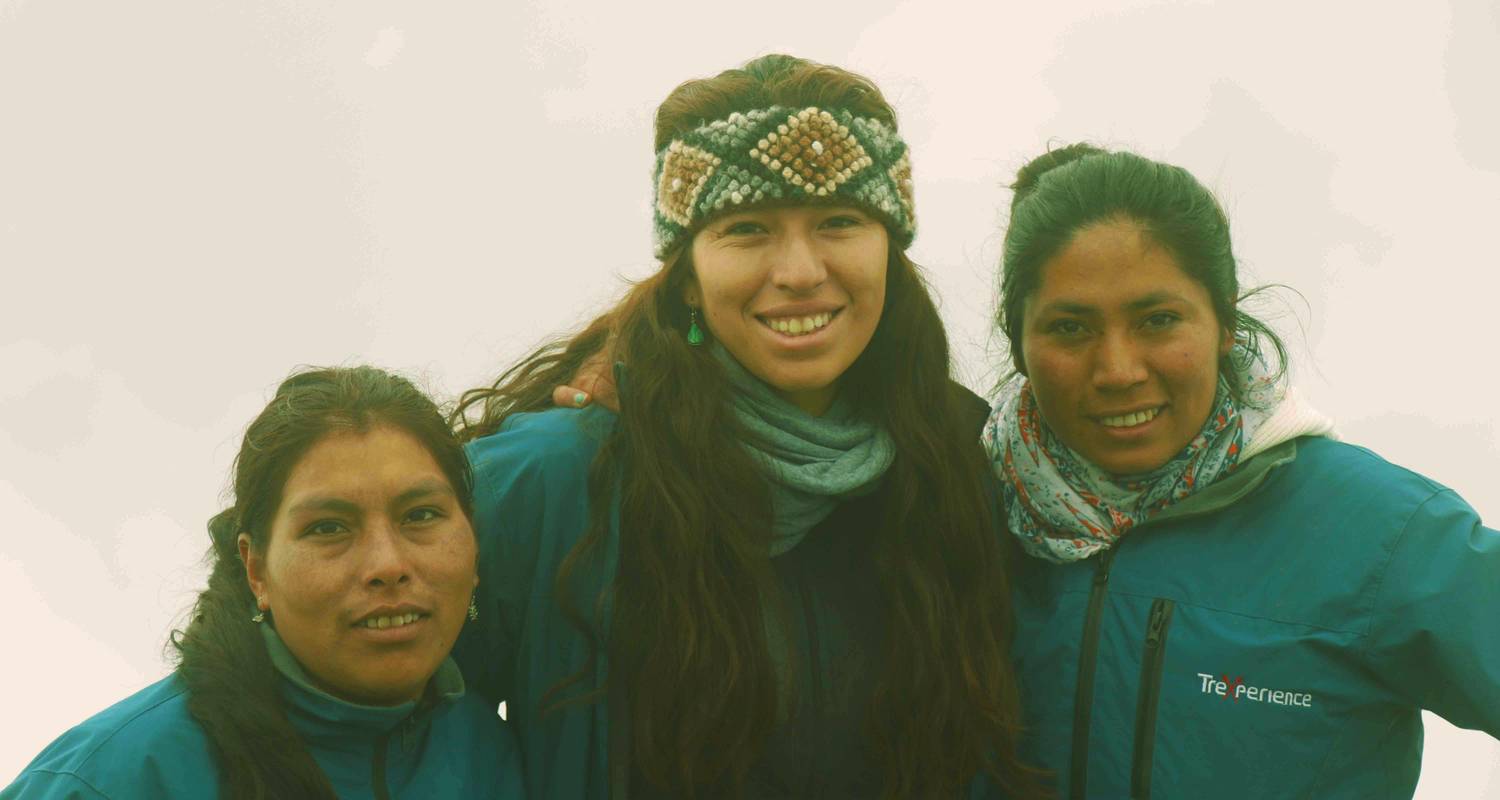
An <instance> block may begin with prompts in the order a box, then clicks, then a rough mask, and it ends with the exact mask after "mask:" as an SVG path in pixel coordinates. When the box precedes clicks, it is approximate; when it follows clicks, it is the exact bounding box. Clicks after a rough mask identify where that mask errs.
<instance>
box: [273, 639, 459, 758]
mask: <svg viewBox="0 0 1500 800" xmlns="http://www.w3.org/2000/svg"><path fill="white" fill-rule="evenodd" d="M259 627H260V630H261V636H262V637H263V638H264V639H265V642H266V652H267V653H268V654H269V655H270V657H271V664H272V666H274V667H275V668H276V671H277V672H278V673H279V674H280V675H281V677H282V681H281V697H282V699H283V700H284V701H285V702H286V705H287V708H286V711H287V718H288V719H290V720H291V722H292V725H293V726H294V727H296V728H297V730H298V732H299V733H301V734H302V736H303V737H304V738H305V739H307V740H308V742H309V744H314V743H317V744H321V745H325V746H326V745H328V744H332V743H335V742H341V741H343V742H348V743H350V744H352V743H354V742H362V741H364V740H366V739H368V738H371V737H376V736H380V735H383V734H387V733H390V732H391V731H393V730H395V729H396V728H397V727H399V726H401V725H402V723H407V724H408V726H409V729H410V727H415V726H418V725H425V724H426V723H427V721H428V720H429V719H430V718H431V716H432V714H433V713H434V712H435V711H437V710H439V709H441V708H445V707H447V706H448V705H451V704H452V703H454V702H455V701H457V700H458V699H459V698H460V697H463V695H464V679H463V675H462V674H461V673H460V672H459V670H458V665H457V664H454V663H453V659H452V658H444V659H443V663H442V664H440V665H439V666H438V669H437V672H436V673H434V674H433V676H432V679H431V680H430V681H428V684H427V690H426V692H425V693H424V694H423V696H422V699H420V700H417V701H413V702H409V703H402V704H400V705H395V706H367V705H360V704H358V703H351V702H349V701H347V700H341V699H339V698H337V697H334V696H333V695H331V694H329V693H327V692H325V691H323V690H322V689H319V688H318V687H317V686H316V685H315V684H314V683H313V680H312V677H311V676H310V675H308V674H307V671H306V670H305V669H303V667H302V664H300V663H299V662H298V661H297V659H296V657H295V656H293V655H292V651H291V650H289V649H287V646H286V643H285V642H283V641H281V636H279V635H278V634H277V633H276V629H275V628H274V627H272V626H271V625H261V626H259Z"/></svg>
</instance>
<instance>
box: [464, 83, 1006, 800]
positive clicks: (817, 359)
mask: <svg viewBox="0 0 1500 800" xmlns="http://www.w3.org/2000/svg"><path fill="white" fill-rule="evenodd" d="M656 131H657V141H656V152H657V162H656V178H655V188H656V202H655V204H654V210H655V219H654V221H655V226H656V234H657V253H656V254H657V256H658V257H659V258H660V259H661V262H662V266H661V269H660V270H659V271H658V272H657V273H655V274H654V275H652V276H650V277H648V278H646V279H645V280H643V281H641V282H640V283H638V284H636V285H635V286H634V287H633V288H632V289H631V291H630V292H629V293H628V294H627V296H626V297H625V299H624V300H623V301H622V302H621V303H620V304H619V305H617V306H616V307H615V308H614V309H613V310H611V311H610V312H609V313H607V314H605V315H604V316H603V317H602V318H600V319H599V320H597V321H596V322H594V323H593V324H592V325H591V326H589V327H588V328H587V329H586V330H585V331H584V332H583V333H581V334H580V335H578V336H576V337H574V338H572V339H570V340H568V341H567V342H565V343H562V344H560V345H558V346H557V347H554V348H548V349H545V350H543V351H542V352H541V353H539V354H537V355H536V356H534V357H533V358H531V359H528V360H527V361H525V362H524V363H523V364H522V365H521V366H519V367H517V368H516V369H515V370H513V371H512V372H510V373H508V374H506V375H504V376H502V377H501V379H500V380H499V381H497V383H496V384H495V386H494V387H493V388H490V389H487V390H481V391H478V392H474V393H471V394H470V395H469V396H468V397H467V401H468V403H469V404H470V405H471V406H473V407H475V408H477V409H478V410H480V411H481V412H482V413H481V414H480V415H477V416H478V418H477V419H475V420H472V421H471V423H470V424H469V425H468V427H467V434H466V435H467V436H468V437H469V438H470V439H471V442H470V445H469V447H470V456H471V458H472V460H473V462H474V469H475V496H476V500H475V505H476V512H475V522H476V528H477V531H478V533H479V537H480V564H481V583H480V588H479V594H480V604H479V607H480V611H481V613H482V618H481V620H480V623H479V626H478V627H475V628H473V629H471V630H470V631H469V632H467V633H466V634H465V636H464V637H463V639H462V640H461V642H460V645H459V647H458V649H457V651H456V653H455V655H456V657H457V658H458V660H459V663H460V664H462V665H463V668H464V671H465V674H466V675H470V676H471V677H472V678H473V680H474V681H475V685H476V687H477V689H478V690H479V691H480V692H481V693H483V694H485V695H486V696H487V697H488V698H490V699H491V700H492V701H496V702H501V701H503V702H505V703H507V709H508V714H509V719H510V721H511V723H512V725H513V726H514V727H515V729H516V732H517V737H518V740H519V742H520V746H521V750H522V753H523V756H524V759H525V763H526V773H527V774H526V777H527V781H528V787H529V789H530V791H531V792H532V793H534V794H536V795H539V796H543V797H549V798H551V797H555V798H605V797H615V798H623V797H625V796H626V795H627V794H628V795H630V796H633V797H637V798H645V797H660V796H666V797H674V798H675V797H689V796H697V797H714V798H717V797H733V796H746V797H808V798H815V797H839V798H843V797H875V796H886V797H899V798H906V797H933V796H937V797H953V796H960V795H962V794H964V793H966V792H968V791H969V789H970V788H971V785H972V784H973V781H974V779H975V777H976V776H977V775H980V774H985V775H988V776H990V777H991V778H992V779H995V780H997V781H1000V782H1005V783H1008V784H1010V785H1011V786H1012V787H1013V788H1015V789H1016V790H1017V791H1018V792H1022V791H1024V788H1023V787H1024V786H1025V784H1026V781H1027V775H1026V773H1025V772H1024V771H1023V770H1022V769H1021V768H1020V767H1019V766H1018V764H1017V762H1016V759H1015V756H1014V749H1015V730H1016V711H1017V707H1018V701H1017V699H1016V697H1015V694H1014V682H1013V680H1012V677H1011V670H1010V665H1009V657H1008V653H1007V651H1006V644H1007V641H1008V639H1009V622H1010V619H1009V617H1010V615H1009V609H1008V605H1007V603H1008V600H1007V592H1006V588H1005V582H1004V576H1003V574H1002V572H1001V569H1000V560H999V558H1000V552H999V551H1000V546H999V545H1000V543H999V541H998V540H997V539H996V537H995V536H994V527H993V514H992V513H991V505H992V497H993V495H992V494H991V493H990V491H989V490H990V488H991V487H989V486H988V485H987V472H986V470H985V462H984V453H983V451H982V449H981V448H980V447H979V442H978V435H979V431H980V424H981V423H982V422H983V418H984V403H983V402H982V401H979V400H978V399H977V398H975V397H974V396H973V395H972V394H970V393H968V392H967V391H965V390H963V389H962V388H961V387H959V386H957V385H956V384H954V383H953V382H952V381H951V380H950V379H949V374H948V350H947V341H946V339H945V337H944V335H943V329H942V323H941V321H940V319H939V317H938V315H937V312H936V309H935V308H934V307H933V304H932V300H931V298H930V297H929V295H928V293H927V290H926V288H925V286H924V285H923V282H922V279H921V277H920V273H919V271H918V270H917V268H916V267H915V265H913V264H912V263H911V261H910V260H909V259H908V258H907V257H906V254H905V249H906V247H907V246H908V245H909V244H910V242H911V239H912V236H913V235H914V232H915V221H914V218H913V216H912V215H913V213H914V209H913V207H912V204H911V195H910V186H911V185H910V179H909V175H910V172H909V170H910V162H909V160H908V153H907V148H906V145H905V144H904V143H903V142H902V141H901V139H900V136H899V133H898V131H897V128H896V123H895V116H894V112H893V111H892V109H891V107H890V106H889V105H888V104H887V103H886V102H885V100H884V98H883V97H882V96H881V94H880V91H879V90H878V89H877V88H876V87H875V86H874V85H872V84H871V83H869V82H868V81H867V80H865V79H863V78H860V77H859V76H857V75H853V74H850V73H848V72H845V71H844V70H841V69H838V68H835V67H829V66H824V65H819V64H813V63H810V62H807V61H803V60H801V59H796V58H791V57H788V56H766V57H763V58H759V59H756V60H754V61H752V62H750V63H748V64H746V65H745V67H744V68H743V69H734V70H729V71H727V72H724V73H722V74H720V75H718V76H715V77H713V78H708V79H704V80H696V81H690V82H688V83H686V84H683V85H682V86H680V87H678V88H677V89H676V90H675V91H673V92H672V94H671V95H670V96H669V97H668V98H667V99H666V101H665V102H663V103H662V105H661V107H660V109H659V110H658V112H657V117H656ZM606 345H607V347H608V349H609V350H610V351H611V352H612V355H613V359H612V360H618V361H619V362H621V363H622V364H623V367H622V369H621V372H620V373H619V374H620V375H621V376H622V379H621V380H620V381H619V402H620V412H619V415H618V416H616V415H614V414H612V413H609V412H606V411H603V410H599V409H590V410H585V411H579V410H575V409H552V410H547V409H549V406H550V398H551V396H552V392H553V387H554V385H556V384H559V383H562V382H563V379H564V378H566V377H567V376H570V375H572V374H574V372H575V371H576V370H577V369H578V368H579V366H580V365H581V364H582V363H584V361H585V360H586V359H587V358H588V357H589V356H591V355H592V354H595V353H597V352H599V351H600V350H602V349H605V348H606Z"/></svg>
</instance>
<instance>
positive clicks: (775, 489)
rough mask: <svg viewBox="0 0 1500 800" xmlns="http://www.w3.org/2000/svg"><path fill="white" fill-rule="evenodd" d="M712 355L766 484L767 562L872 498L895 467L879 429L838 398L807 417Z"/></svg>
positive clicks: (718, 349) (725, 356) (717, 352)
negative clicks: (835, 514)
mask: <svg viewBox="0 0 1500 800" xmlns="http://www.w3.org/2000/svg"><path fill="white" fill-rule="evenodd" d="M712 348H713V354H714V356H715V357H716V358H718V360H719V363H721V364H723V365H724V372H725V374H726V375H728V377H729V383H730V385H731V387H732V388H733V391H732V392H731V398H732V402H733V405H734V414H735V417H737V418H738V419H739V422H740V425H741V426H742V427H743V428H744V430H745V433H746V440H745V442H744V445H745V448H746V449H747V450H748V451H749V452H750V456H751V458H753V459H754V460H755V462H756V463H757V464H758V465H759V466H760V468H761V473H762V474H763V475H765V476H766V479H767V480H769V481H770V484H771V508H772V513H773V523H772V537H771V555H772V556H778V555H781V554H782V553H785V552H786V551H788V550H791V549H792V548H793V547H796V546H797V543H798V542H801V541H802V537H804V536H806V535H807V532H808V531H810V530H812V528H813V526H815V525H817V524H818V523H819V522H822V521H823V519H824V518H825V517H827V516H828V515H829V513H831V512H832V511H833V509H834V507H835V506H837V505H838V504H839V501H841V500H843V499H845V498H849V497H857V496H859V495H862V494H866V493H868V492H870V491H872V490H873V489H874V488H875V486H876V485H877V484H878V483H879V482H880V478H881V476H882V475H884V474H885V471H886V468H888V467H889V466H890V465H891V461H893V460H894V459H895V456H896V447H895V444H894V443H893V442H892V441H891V435H890V433H888V432H887V431H886V430H885V429H884V428H882V427H880V426H878V425H876V424H874V423H873V422H869V421H867V420H863V419H860V418H859V417H858V416H857V415H856V414H855V411H854V406H853V404H852V403H850V402H849V401H848V400H847V399H846V398H843V397H839V398H836V399H835V400H834V402H833V405H832V406H831V407H830V408H829V409H828V411H827V413H825V414H823V416H821V417H815V416H813V415H811V414H808V413H807V412H805V411H803V410H802V409H800V408H797V407H796V406H795V405H793V404H791V403H790V402H787V401H786V400H785V399H784V398H782V397H781V396H780V395H778V394H776V392H775V391H774V390H773V389H771V387H770V386H767V385H766V384H765V382H763V381H761V380H760V379H759V378H756V377H755V376H754V375H751V374H750V373H749V372H748V371H747V370H746V369H745V368H744V367H743V366H740V363H739V362H738V361H736V360H735V359H734V357H733V356H731V355H730V354H729V351H727V350H725V349H724V348H723V347H722V346H721V345H719V344H718V343H717V342H716V343H714V344H713V345H712Z"/></svg>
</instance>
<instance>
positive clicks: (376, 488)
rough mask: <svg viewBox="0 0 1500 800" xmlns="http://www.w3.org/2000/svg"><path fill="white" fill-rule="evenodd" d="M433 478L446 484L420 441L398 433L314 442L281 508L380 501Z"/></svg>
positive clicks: (382, 429)
mask: <svg viewBox="0 0 1500 800" xmlns="http://www.w3.org/2000/svg"><path fill="white" fill-rule="evenodd" d="M432 478H437V479H440V480H443V482H444V483H446V482H447V481H446V478H445V476H444V475H443V473H442V470H441V468H439V467H438V464H437V461H436V459H434V458H433V457H432V454H431V453H430V452H428V450H427V448H426V447H424V446H423V445H422V443H421V441H419V440H418V439H417V438H416V437H415V436H413V435H411V434H410V433H407V432H406V431H404V430H401V429H400V428H394V427H390V426H385V425H378V426H375V427H373V428H370V429H369V430H367V431H353V430H344V431H337V432H334V433H330V434H327V435H325V436H324V437H323V438H321V439H319V440H318V441H317V442H315V443H314V444H313V446H312V447H310V448H308V450H307V452H306V453H304V454H303V455H302V458H301V459H300V460H298V462H297V464H296V465H295V466H294V467H292V470H291V472H290V473H288V474H287V480H286V485H285V486H284V487H283V489H282V508H287V507H290V506H291V505H292V504H294V503H295V502H296V501H297V499H298V498H299V497H308V496H314V495H329V496H338V497H343V498H346V499H359V498H369V499H371V500H378V499H380V498H383V497H388V496H390V495H393V494H395V493H398V492H401V491H404V490H406V489H408V488H409V487H410V486H411V484H412V483H415V482H417V481H422V480H428V479H432Z"/></svg>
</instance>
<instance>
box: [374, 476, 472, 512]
mask: <svg viewBox="0 0 1500 800" xmlns="http://www.w3.org/2000/svg"><path fill="white" fill-rule="evenodd" d="M457 496H458V493H457V492H455V491H453V487H452V486H449V485H448V482H447V481H444V480H438V479H437V478H428V479H427V480H424V481H421V482H419V483H417V484H415V485H414V486H412V487H411V488H410V489H407V490H406V491H404V492H402V493H401V494H398V495H396V497H395V499H394V500H392V501H391V505H393V506H404V505H406V504H407V503H411V502H414V501H416V500H421V499H423V498H426V497H457Z"/></svg>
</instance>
